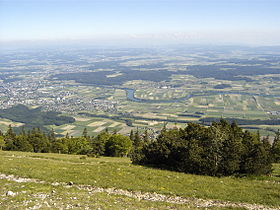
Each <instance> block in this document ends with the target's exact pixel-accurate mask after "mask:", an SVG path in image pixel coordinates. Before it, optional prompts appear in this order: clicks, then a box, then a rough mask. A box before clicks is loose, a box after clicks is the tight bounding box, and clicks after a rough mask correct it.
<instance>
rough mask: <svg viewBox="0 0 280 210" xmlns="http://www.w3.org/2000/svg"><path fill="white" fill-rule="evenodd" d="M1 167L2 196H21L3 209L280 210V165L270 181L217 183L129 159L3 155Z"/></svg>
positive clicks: (7, 200)
mask: <svg viewBox="0 0 280 210" xmlns="http://www.w3.org/2000/svg"><path fill="white" fill-rule="evenodd" d="M0 162H1V165H0V174H1V176H0V184H1V185H0V186H1V187H0V193H1V194H2V195H5V192H7V191H8V190H10V191H13V192H14V193H16V194H15V195H14V196H1V198H0V205H1V207H3V208H4V209H8V208H10V209H13V208H17V209H21V208H26V207H34V206H36V205H41V207H43V208H57V209H58V208H59V207H60V208H67V205H71V206H72V207H73V208H80V209H85V208H88V209H92V208H104V209H131V208H134V209H136V208H138V209H147V208H154V209H170V208H177V209H186V208H190V209H196V208H206V207H208V208H209V207H210V208H213V209H253V207H254V208H255V209H258V208H263V207H264V206H265V207H268V206H269V207H271V208H274V209H277V208H279V207H280V199H279V198H280V193H279V192H280V165H279V164H277V165H274V169H275V170H274V172H273V175H272V176H270V177H268V176H262V177H243V178H235V177H222V178H217V177H208V176H198V175H190V174H184V173H178V172H171V171H166V170H159V169H152V168H147V167H142V166H136V165H132V164H131V162H130V160H129V159H128V158H110V157H101V158H87V157H85V156H75V155H59V154H39V153H38V154H36V153H23V152H4V151H1V152H0ZM7 175H13V176H7ZM23 178H28V179H23ZM35 179H36V180H35ZM69 182H73V185H67V183H69ZM176 196H180V197H177V198H176ZM176 199H177V200H176ZM178 199H179V200H178ZM180 200H181V202H179V201H180ZM172 202H173V203H172ZM53 203H55V205H54V204H53ZM68 207H69V208H70V206H68Z"/></svg>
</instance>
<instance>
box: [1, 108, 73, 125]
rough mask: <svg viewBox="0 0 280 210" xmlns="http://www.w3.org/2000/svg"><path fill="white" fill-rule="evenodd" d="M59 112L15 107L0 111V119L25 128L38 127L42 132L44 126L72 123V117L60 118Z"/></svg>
mask: <svg viewBox="0 0 280 210" xmlns="http://www.w3.org/2000/svg"><path fill="white" fill-rule="evenodd" d="M60 114H61V113H59V112H45V111H42V109H41V108H40V107H39V108H35V109H29V108H28V107H27V106H24V105H21V104H19V105H16V106H13V107H11V108H9V109H3V110H0V117H1V118H6V119H9V120H12V121H15V122H21V123H24V124H25V127H26V128H33V127H39V128H41V129H43V130H46V129H45V128H44V126H45V125H53V124H54V125H63V124H66V123H73V122H75V119H74V118H73V117H67V116H61V115H60Z"/></svg>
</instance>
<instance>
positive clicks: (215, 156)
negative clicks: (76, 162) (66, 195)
mask: <svg viewBox="0 0 280 210" xmlns="http://www.w3.org/2000/svg"><path fill="white" fill-rule="evenodd" d="M87 133H88V131H87V129H86V128H85V129H84V131H83V133H82V135H81V136H80V137H72V136H69V135H68V134H67V135H66V136H65V137H62V138H57V137H56V136H55V134H54V132H53V131H51V132H49V133H44V132H43V131H42V130H40V129H39V128H33V129H32V130H28V131H25V129H22V130H21V132H20V133H19V134H16V133H15V132H14V130H13V128H12V127H11V126H9V129H8V130H7V132H5V133H2V132H0V149H3V150H7V151H25V152H35V153H49V152H52V153H63V154H77V155H88V156H89V157H100V156H113V157H127V156H129V157H130V158H131V160H132V163H133V164H139V165H144V166H148V167H155V168H161V169H167V170H173V171H179V172H184V173H191V174H200V175H210V176H230V175H238V176H239V175H246V174H254V175H263V174H265V175H269V174H270V173H271V172H272V163H273V162H280V132H279V131H278V132H277V133H276V135H275V138H274V141H273V143H272V144H271V143H270V142H269V138H268V137H265V138H261V137H260V135H259V134H258V133H252V132H249V131H243V130H242V129H241V128H240V127H239V126H238V125H237V124H236V123H235V122H233V123H229V122H227V121H226V120H223V119H221V120H220V121H219V122H213V123H212V125H211V126H209V127H206V126H203V125H199V124H195V123H189V124H188V125H187V126H186V127H185V128H184V129H178V128H173V129H167V128H166V127H163V128H162V130H161V132H160V134H159V135H158V136H157V137H156V138H154V139H152V138H150V136H149V133H148V130H146V131H145V132H144V133H139V131H138V130H136V131H133V130H132V131H131V133H130V136H125V135H121V134H118V133H116V132H114V133H109V132H108V130H106V131H104V132H101V133H100V134H98V135H97V136H89V135H88V134H87Z"/></svg>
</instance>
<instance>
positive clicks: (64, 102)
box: [0, 46, 280, 136]
mask: <svg viewBox="0 0 280 210" xmlns="http://www.w3.org/2000/svg"><path fill="white" fill-rule="evenodd" d="M38 54H40V55H41V56H40V57H37V56H36V55H37V53H30V52H26V54H24V56H23V55H22V54H20V55H21V56H22V57H21V56H19V57H16V56H15V55H17V52H14V54H11V53H10V54H9V53H6V54H5V53H3V58H4V59H6V60H5V62H4V63H3V64H2V66H1V65H0V72H1V73H3V74H1V77H0V85H2V89H0V105H1V109H9V108H11V107H13V106H16V105H18V104H23V105H25V106H27V107H29V108H34V107H37V108H38V107H41V108H42V110H43V111H45V112H48V111H50V112H52V111H54V112H57V113H61V115H62V116H67V117H75V119H76V120H75V122H71V123H65V124H61V123H60V124H59V125H56V124H55V123H53V124H46V125H42V126H43V127H44V128H45V129H52V128H53V129H54V130H55V132H56V133H57V135H60V136H62V135H66V134H67V133H68V134H69V135H73V136H77V135H80V134H81V133H82V131H83V129H84V128H87V130H88V132H89V134H90V135H96V134H98V133H99V132H102V131H103V130H105V129H108V130H110V131H116V132H120V133H123V134H128V133H129V132H130V130H131V129H134V130H135V129H137V128H138V129H141V130H144V129H146V128H149V129H150V130H151V131H152V132H157V131H158V130H160V129H161V128H162V127H163V126H164V125H166V126H167V127H174V126H176V127H185V126H186V124H187V123H188V122H198V123H204V124H205V125H208V124H209V123H208V124H207V123H205V121H206V120H207V119H213V120H216V119H219V118H221V117H222V118H225V119H228V120H236V121H238V122H241V124H240V125H241V126H242V127H243V128H244V129H250V130H253V131H259V132H260V133H261V135H263V136H265V135H271V136H273V135H274V134H275V132H276V131H277V130H278V129H280V54H279V49H278V48H264V49H259V48H242V49H240V48H238V47H227V48H223V47H214V46H213V47H210V48H205V49H202V48H200V47H193V48H185V49H183V48H182V49H181V48H180V49H177V48H166V49H165V48H163V49H160V50H159V49H107V50H98V49H88V50H86V51H84V50H82V49H73V50H71V51H63V50H62V51H61V52H60V53H58V54H56V52H53V51H47V52H45V51H40V50H39V52H38ZM43 55H46V56H47V55H53V56H52V58H51V59H48V60H45V58H44V56H43ZM70 55H71V60H69V59H67V56H70ZM30 60H31V61H34V60H37V61H41V63H44V64H42V65H35V64H34V65H35V67H36V69H37V70H36V71H34V65H29V64H28V61H30ZM22 63H24V65H22ZM2 118H5V117H2ZM205 119H206V120H205ZM1 122H2V123H0V129H1V130H3V131H5V130H6V129H7V126H8V123H10V124H12V125H13V126H14V127H17V126H18V127H20V126H22V125H23V124H22V123H24V126H26V127H30V125H28V124H27V123H25V122H24V121H23V120H21V121H20V120H15V118H12V117H10V116H7V117H6V118H5V119H2V121H1ZM31 126H33V125H31Z"/></svg>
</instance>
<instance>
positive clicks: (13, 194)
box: [6, 191, 16, 196]
mask: <svg viewBox="0 0 280 210" xmlns="http://www.w3.org/2000/svg"><path fill="white" fill-rule="evenodd" d="M15 195H16V193H14V192H13V191H7V192H6V196H15Z"/></svg>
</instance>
